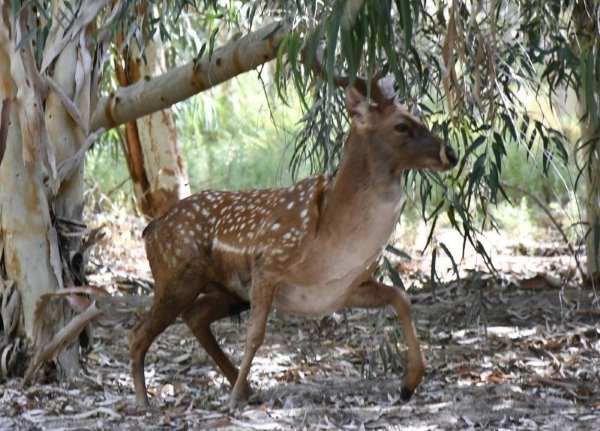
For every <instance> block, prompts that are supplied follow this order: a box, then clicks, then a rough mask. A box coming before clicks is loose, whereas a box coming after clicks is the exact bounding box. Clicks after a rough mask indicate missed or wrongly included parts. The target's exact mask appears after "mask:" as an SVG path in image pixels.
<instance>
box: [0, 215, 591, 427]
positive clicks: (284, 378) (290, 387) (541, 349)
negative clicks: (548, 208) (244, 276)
mask: <svg viewBox="0 0 600 431" xmlns="http://www.w3.org/2000/svg"><path fill="white" fill-rule="evenodd" d="M111 223H113V226H121V227H118V228H113V229H111V232H110V233H109V236H108V238H107V240H106V241H105V242H104V243H102V244H101V245H100V247H99V248H98V249H97V250H96V251H95V252H94V254H93V255H92V258H91V264H92V265H91V267H92V269H93V270H94V274H93V276H91V277H90V280H91V282H92V283H96V284H100V285H111V286H113V287H115V289H116V288H119V289H120V290H127V289H129V293H131V292H132V291H134V290H142V289H141V288H140V286H143V285H144V283H143V282H142V283H140V280H144V279H148V278H149V274H148V269H147V267H146V266H144V265H145V263H143V264H140V262H143V261H144V260H143V250H142V249H141V248H140V244H139V240H138V239H137V235H138V233H139V231H140V230H138V229H139V226H138V225H137V224H136V223H133V224H131V223H122V222H119V221H118V220H117V221H115V220H112V221H111ZM449 235H450V234H449ZM451 241H452V239H451V238H446V243H451ZM557 250H560V247H559V246H557V245H556V244H548V245H544V244H536V245H535V247H528V246H524V245H519V244H517V245H515V244H511V243H510V241H505V243H504V244H503V245H502V246H501V247H500V246H498V247H496V249H495V250H494V253H495V256H494V257H495V259H496V262H498V265H497V267H498V274H497V277H494V276H492V275H490V274H489V273H488V272H484V271H482V270H481V267H480V265H479V264H478V263H477V262H476V261H469V259H468V258H467V259H465V261H463V262H462V263H461V278H460V280H455V279H451V278H452V277H448V278H447V281H446V282H444V283H440V284H438V285H436V286H435V288H432V286H431V283H430V282H429V279H428V275H429V269H428V265H429V260H428V257H427V256H422V257H420V256H419V257H416V256H418V253H416V252H415V253H409V254H411V255H412V256H413V259H412V260H410V261H408V260H406V259H404V260H403V261H401V262H397V265H398V266H399V268H400V269H401V270H402V274H403V275H402V276H403V280H404V283H405V285H406V286H407V287H408V288H409V291H410V292H411V297H412V299H413V317H414V319H415V322H416V326H417V329H418V333H419V336H420V339H421V342H422V348H423V351H424V354H425V357H426V360H427V363H428V365H427V374H426V375H425V378H424V381H423V383H422V384H421V385H420V386H419V388H418V390H417V392H416V393H415V395H414V396H413V398H412V399H411V401H409V402H408V403H403V402H402V401H400V382H401V379H402V376H403V367H404V365H405V361H404V354H405V350H404V349H405V347H404V344H403V342H402V339H403V338H402V333H401V331H400V328H399V325H398V324H397V321H396V318H395V316H394V314H393V312H392V310H388V309H384V310H372V311H366V310H352V311H347V312H344V313H337V314H335V315H333V316H329V317H324V318H319V319H305V318H295V317H292V318H290V317H288V316H284V315H280V314H278V313H277V312H275V313H273V314H272V316H271V318H270V320H269V325H268V329H267V338H266V341H265V343H264V345H263V347H262V348H261V349H260V350H259V352H258V355H257V357H256V358H255V360H254V363H253V368H252V371H251V382H252V385H253V387H254V388H255V391H256V392H257V393H258V395H259V397H260V400H261V402H260V403H257V404H252V405H250V406H247V407H246V408H244V409H243V410H241V411H238V412H235V413H233V414H232V413H228V412H226V411H225V410H224V406H226V404H227V398H228V395H229V385H228V384H227V382H226V381H225V379H224V378H223V377H222V376H221V375H220V374H219V372H218V371H217V370H216V369H215V367H213V366H212V364H211V363H210V361H209V360H208V358H207V356H206V354H205V353H204V351H202V350H201V348H200V347H199V345H198V343H197V342H196V341H195V339H194V338H193V336H192V334H191V333H190V332H189V331H188V329H187V327H185V325H183V324H182V323H181V322H178V323H177V324H175V325H173V326H171V327H170V328H169V329H168V330H167V331H166V332H165V333H164V334H163V335H162V336H161V337H159V339H158V340H157V341H156V342H155V344H154V345H153V346H152V348H151V350H150V352H149V354H148V356H147V359H146V380H147V383H148V388H149V392H150V398H151V403H152V405H153V409H152V410H151V411H149V412H144V411H141V410H139V409H138V408H136V407H135V403H134V399H133V398H134V397H133V386H132V382H131V377H130V375H129V364H128V361H129V356H128V349H127V332H128V329H129V328H130V327H131V326H132V325H133V324H134V322H135V316H131V318H130V319H127V320H126V321H125V322H124V323H123V324H122V325H119V326H118V327H112V326H111V327H102V326H96V327H95V328H94V331H93V332H94V344H93V349H92V350H91V352H90V353H89V354H87V356H86V357H85V370H86V372H85V374H84V375H83V376H82V377H81V378H79V379H77V380H76V381H72V382H69V383H67V384H61V385H58V384H56V383H43V382H42V381H40V380H38V381H37V382H36V383H35V384H33V385H30V386H27V387H23V385H22V382H21V381H20V380H19V379H13V380H10V381H7V382H1V384H0V429H1V430H4V429H23V430H25V429H27V430H29V429H44V430H58V429H61V430H75V429H99V430H100V429H102V430H112V429H114V430H117V429H118V430H122V429H124V430H135V429H150V430H154V429H223V430H234V429H235V430H238V429H256V430H278V429H311V430H312V429H317V430H318V429H348V430H351V429H357V430H372V429H398V430H400V429H402V430H467V429H485V430H488V429H491V430H537V429H541V430H555V429H557V430H561V431H562V430H571V429H573V430H600V326H599V322H600V311H599V310H600V305H599V302H598V300H599V298H598V295H597V292H596V290H594V289H593V288H590V287H587V288H582V287H581V286H579V285H578V283H577V282H576V281H570V282H567V279H568V277H570V275H569V274H571V275H572V272H573V271H572V269H571V270H570V269H569V265H572V263H569V262H570V259H569V258H568V257H566V256H563V255H561V253H560V252H559V251H558V252H557ZM538 273H541V274H547V275H551V276H552V277H554V278H555V279H556V280H559V281H561V283H560V284H561V285H562V287H561V286H556V285H555V284H554V283H552V280H550V281H548V280H546V279H544V278H541V277H539V276H536V275H537V274H538ZM565 274H566V275H565ZM245 321H246V315H243V316H242V318H241V319H239V320H232V319H229V320H224V321H221V322H218V323H216V324H214V325H213V328H214V330H215V333H216V335H217V338H218V339H219V341H220V343H221V344H222V345H223V346H225V350H226V351H227V352H228V353H229V354H230V355H231V356H232V357H233V358H234V361H236V362H238V363H239V361H240V359H241V353H242V349H243V339H244V334H245Z"/></svg>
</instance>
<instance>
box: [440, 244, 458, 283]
mask: <svg viewBox="0 0 600 431" xmlns="http://www.w3.org/2000/svg"><path fill="white" fill-rule="evenodd" d="M439 246H440V247H441V248H442V250H444V253H446V256H448V257H449V258H450V262H452V270H453V271H454V274H455V275H456V279H457V280H460V274H459V272H458V265H456V262H455V261H454V256H452V253H450V250H448V247H446V244H444V243H443V242H440V243H439Z"/></svg>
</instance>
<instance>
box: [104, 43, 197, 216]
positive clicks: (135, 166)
mask: <svg viewBox="0 0 600 431" xmlns="http://www.w3.org/2000/svg"><path fill="white" fill-rule="evenodd" d="M118 39H119V40H118V42H117V44H118V45H122V36H121V37H120V38H118ZM120 51H123V49H120ZM122 56H123V63H124V64H120V62H117V64H116V67H115V69H116V75H117V79H118V81H119V84H121V85H122V86H124V87H126V86H128V85H131V84H133V83H135V82H136V81H139V80H140V78H141V77H142V76H144V77H146V76H153V75H159V74H161V73H165V72H166V65H165V59H164V50H163V48H162V43H161V42H160V40H159V39H158V36H157V35H156V36H155V39H154V40H148V41H147V42H146V46H145V49H144V56H145V61H144V59H142V58H141V56H140V54H139V50H138V49H137V46H136V45H135V44H133V45H131V46H130V47H129V49H128V50H127V51H126V52H123V55H122ZM123 150H124V152H125V156H126V159H127V166H128V168H129V173H130V176H131V179H132V181H133V185H134V193H135V198H136V201H137V202H138V206H139V208H140V210H141V211H142V213H143V214H145V215H146V216H148V217H150V218H154V217H157V216H159V215H161V214H162V213H164V212H165V211H166V210H167V209H169V208H170V207H171V206H172V205H174V204H175V203H176V202H177V201H179V200H180V199H183V198H184V197H186V196H188V195H189V194H190V189H189V184H188V179H187V174H186V171H185V166H184V164H183V160H182V158H181V155H180V148H179V141H178V139H177V129H176V127H175V121H174V118H173V115H172V114H171V112H170V111H168V110H162V111H158V112H155V113H152V114H150V115H147V116H144V117H142V118H139V119H137V120H136V121H130V122H128V123H126V124H125V136H124V142H123Z"/></svg>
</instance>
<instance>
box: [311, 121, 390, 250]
mask: <svg viewBox="0 0 600 431" xmlns="http://www.w3.org/2000/svg"><path fill="white" fill-rule="evenodd" d="M374 144H376V143H374V142H368V138H367V137H365V136H360V135H357V134H355V133H354V132H351V134H350V136H349V138H348V141H347V142H346V145H345V148H344V157H343V159H342V162H341V164H340V168H339V169H338V172H337V174H336V175H335V178H334V179H333V181H332V184H331V186H330V188H329V189H328V191H327V193H326V196H325V199H324V202H323V209H322V213H321V219H320V229H319V230H321V229H322V231H323V233H324V234H325V235H326V236H328V237H333V238H334V240H336V241H339V240H344V239H348V238H352V239H358V240H361V241H363V240H364V241H365V242H368V243H369V244H366V243H363V244H362V245H368V247H365V248H366V249H369V250H370V249H373V248H381V246H383V245H384V244H385V242H386V240H387V239H388V238H389V235H390V234H391V232H392V230H393V227H394V224H395V222H396V220H397V217H398V210H399V207H400V202H401V199H402V194H401V182H400V178H401V172H398V171H396V172H392V171H391V170H390V169H389V168H388V167H387V166H386V161H385V160H373V159H372V158H369V156H368V154H367V152H368V151H369V145H374Z"/></svg>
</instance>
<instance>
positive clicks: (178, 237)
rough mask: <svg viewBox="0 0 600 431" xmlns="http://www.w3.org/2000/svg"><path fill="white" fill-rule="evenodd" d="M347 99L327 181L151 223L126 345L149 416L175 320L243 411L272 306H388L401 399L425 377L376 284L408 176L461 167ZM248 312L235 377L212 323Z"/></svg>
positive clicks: (402, 312) (426, 138)
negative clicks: (138, 308) (143, 277)
mask: <svg viewBox="0 0 600 431" xmlns="http://www.w3.org/2000/svg"><path fill="white" fill-rule="evenodd" d="M358 88H360V86H354V87H350V88H348V89H347V90H346V105H347V110H348V113H349V117H350V119H351V128H350V133H349V136H348V138H347V141H346V143H345V145H344V148H343V153H342V159H341V163H340V166H339V169H338V171H337V173H336V174H335V175H334V176H333V177H329V176H324V175H318V176H313V177H310V178H306V179H304V180H302V181H300V182H298V183H297V184H295V185H293V186H291V187H287V188H279V189H266V190H249V191H240V192H229V191H203V192H200V193H197V194H195V195H192V196H190V197H188V198H186V199H184V200H182V201H180V202H179V203H178V204H176V205H175V206H174V207H173V208H172V209H170V210H169V211H168V212H167V213H166V214H164V215H163V216H161V217H159V218H157V219H155V220H154V221H152V222H151V223H150V224H149V225H148V226H147V228H146V229H145V230H144V232H143V237H144V240H145V245H146V253H147V256H148V260H149V262H150V268H151V269H152V274H153V276H154V280H155V288H154V299H153V303H152V307H151V308H150V310H149V311H148V312H147V313H146V314H144V315H143V316H142V317H141V318H140V320H139V322H138V323H137V325H136V326H135V327H134V328H133V330H132V332H131V334H130V338H129V346H130V350H131V358H132V375H133V382H134V386H135V393H136V400H137V402H138V403H139V404H140V405H141V406H148V397H147V394H146V384H145V379H144V357H145V355H146V352H147V350H148V348H149V347H150V345H151V344H152V342H153V340H154V339H155V338H156V337H157V336H158V335H159V334H160V333H161V332H163V331H164V329H165V328H166V327H167V326H169V325H170V324H172V323H173V322H174V321H175V319H176V318H177V317H178V316H181V317H182V318H183V321H184V322H185V323H186V325H187V326H188V327H189V328H190V329H191V331H192V332H193V333H194V335H195V337H196V338H197V339H198V341H199V342H200V344H201V345H202V346H203V347H204V349H205V350H206V352H207V353H208V355H209V356H210V357H211V358H212V360H213V361H214V362H215V363H216V365H217V366H218V367H219V368H220V370H221V371H222V372H223V374H224V375H225V377H226V378H227V379H228V380H229V382H230V383H231V385H232V386H233V390H232V392H231V395H230V399H229V406H230V408H235V407H236V406H239V405H240V404H243V403H245V402H246V401H247V399H248V397H249V395H250V393H251V391H250V386H249V384H248V381H247V378H248V373H249V371H250V366H251V364H252V359H253V358H254V355H255V354H256V352H257V350H258V348H259V347H260V346H261V344H262V343H263V339H264V335H265V325H266V322H267V317H268V315H269V313H270V311H271V309H273V308H277V309H278V310H280V311H282V312H284V313H291V314H299V315H305V316H320V315H324V314H327V313H332V312H334V311H337V310H340V309H344V308H349V307H361V308H375V307H383V306H386V305H391V306H393V307H394V309H395V311H396V313H397V315H398V318H399V320H400V323H401V325H402V329H403V332H404V335H405V340H406V344H407V347H408V355H407V361H408V366H407V371H406V375H405V378H404V381H403V386H402V390H401V397H402V399H404V400H408V399H410V397H411V396H412V394H413V391H414V390H415V388H416V387H417V385H418V384H419V382H420V381H421V379H422V377H423V373H424V370H425V363H424V359H423V355H422V354H421V351H420V347H419V341H418V339H417V334H416V331H415V326H414V324H413V322H412V319H411V311H410V300H409V298H408V296H407V294H406V293H405V292H404V291H403V290H402V289H400V288H397V287H394V286H389V285H386V284H383V283H380V282H378V281H377V280H376V279H375V278H374V277H373V270H374V269H375V262H376V259H377V257H378V256H379V254H380V253H381V251H382V248H383V247H384V246H385V244H386V242H387V241H388V239H389V237H390V234H391V232H392V231H393V229H394V225H395V224H396V222H397V219H398V216H399V209H400V202H401V195H402V186H401V179H402V177H403V174H404V172H405V171H406V170H408V169H433V170H440V171H441V170H446V169H449V168H451V167H453V166H454V165H455V164H456V162H457V158H456V155H455V153H454V151H453V150H452V148H451V147H450V146H448V145H447V144H445V143H444V142H442V141H441V140H440V139H438V138H437V137H435V136H434V135H432V133H431V132H430V131H429V130H428V129H427V127H426V126H425V125H424V124H423V123H422V122H421V121H419V119H418V118H416V117H415V116H413V115H411V114H410V113H409V112H408V111H407V110H405V109H404V108H403V107H402V106H400V105H399V104H397V103H396V102H395V101H394V100H393V99H392V98H387V97H385V96H383V95H382V93H381V92H371V94H372V96H373V100H369V99H367V97H366V95H365V94H364V93H365V92H364V88H365V86H364V85H363V86H362V91H359V89H358ZM247 309H250V316H249V320H248V323H247V334H246V344H245V350H244V355H243V358H242V361H241V365H240V368H239V371H238V369H237V368H236V367H235V366H234V365H233V364H232V362H231V360H230V359H229V358H228V357H227V355H226V354H225V353H224V352H223V350H221V348H220V346H219V345H218V344H217V341H216V339H215V337H214V335H213V334H212V332H211V329H210V324H211V323H212V322H214V321H216V320H219V319H222V318H224V317H227V316H233V315H237V314H239V313H240V312H242V311H243V310H247Z"/></svg>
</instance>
